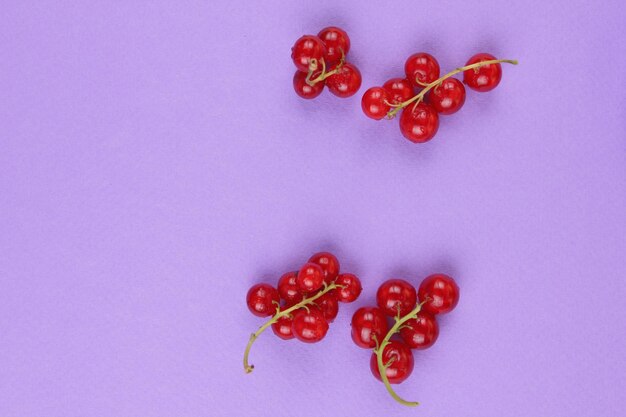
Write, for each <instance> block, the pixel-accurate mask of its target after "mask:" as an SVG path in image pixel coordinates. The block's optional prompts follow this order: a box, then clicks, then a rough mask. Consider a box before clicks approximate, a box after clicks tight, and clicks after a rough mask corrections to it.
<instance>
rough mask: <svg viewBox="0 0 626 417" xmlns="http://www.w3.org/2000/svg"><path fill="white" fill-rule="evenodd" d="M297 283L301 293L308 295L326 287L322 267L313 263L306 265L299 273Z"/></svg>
mask: <svg viewBox="0 0 626 417" xmlns="http://www.w3.org/2000/svg"><path fill="white" fill-rule="evenodd" d="M296 283H297V284H298V289H299V290H300V291H301V292H305V293H307V292H313V291H317V290H319V289H320V288H322V285H324V271H323V270H322V267H320V266H319V265H318V264H314V263H311V262H308V263H306V264H304V266H303V267H302V268H300V271H299V272H298V277H297V278H296Z"/></svg>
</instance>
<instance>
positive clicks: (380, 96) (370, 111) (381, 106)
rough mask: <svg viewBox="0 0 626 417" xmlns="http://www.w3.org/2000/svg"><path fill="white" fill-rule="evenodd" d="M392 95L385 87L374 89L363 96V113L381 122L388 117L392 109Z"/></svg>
mask: <svg viewBox="0 0 626 417" xmlns="http://www.w3.org/2000/svg"><path fill="white" fill-rule="evenodd" d="M389 100H390V94H389V93H388V92H387V90H385V89H384V88H383V87H372V88H370V89H369V90H367V91H366V92H365V94H363V98H362V99H361V108H362V109H363V113H365V115H366V116H367V117H369V118H371V119H374V120H380V119H382V118H383V117H385V116H386V115H387V113H388V112H389V110H390V109H391V107H390V106H389V104H387V103H389V102H390V101H389Z"/></svg>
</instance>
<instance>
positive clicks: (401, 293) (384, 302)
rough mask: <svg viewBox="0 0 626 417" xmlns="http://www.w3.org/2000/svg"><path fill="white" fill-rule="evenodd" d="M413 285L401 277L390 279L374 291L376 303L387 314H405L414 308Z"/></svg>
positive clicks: (414, 294)
mask: <svg viewBox="0 0 626 417" xmlns="http://www.w3.org/2000/svg"><path fill="white" fill-rule="evenodd" d="M416 302H417V294H416V292H415V287H413V286H412V285H411V284H409V283H408V282H406V281H405V280H403V279H390V280H387V281H385V282H383V283H382V285H381V286H380V287H379V288H378V291H377V292H376V304H378V307H380V309H381V310H382V311H383V312H384V313H385V314H386V315H388V316H391V317H395V316H397V315H398V313H399V314H400V316H405V315H407V314H408V313H410V312H411V310H413V308H415V304H416Z"/></svg>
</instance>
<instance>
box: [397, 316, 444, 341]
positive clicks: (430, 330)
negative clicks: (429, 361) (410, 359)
mask: <svg viewBox="0 0 626 417" xmlns="http://www.w3.org/2000/svg"><path fill="white" fill-rule="evenodd" d="M404 326H408V327H404ZM438 336H439V325H438V324H437V319H435V316H433V315H432V314H430V313H427V312H425V311H420V312H419V313H417V318H414V319H410V320H407V321H406V322H405V323H404V325H403V326H402V329H400V337H402V340H404V343H406V344H407V346H408V347H410V348H411V349H427V348H429V347H431V346H432V345H433V344H434V343H435V342H436V341H437V337H438Z"/></svg>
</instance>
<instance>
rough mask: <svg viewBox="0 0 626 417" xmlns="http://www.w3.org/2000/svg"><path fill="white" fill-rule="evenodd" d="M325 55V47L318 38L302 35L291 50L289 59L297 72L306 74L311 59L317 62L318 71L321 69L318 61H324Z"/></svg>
mask: <svg viewBox="0 0 626 417" xmlns="http://www.w3.org/2000/svg"><path fill="white" fill-rule="evenodd" d="M325 53H326V47H325V46H324V43H323V42H322V40H321V39H320V38H318V37H317V36H313V35H304V36H302V37H301V38H300V39H298V40H297V41H296V43H295V44H294V45H293V47H292V48H291V59H292V60H293V63H294V65H295V66H296V68H298V71H302V72H308V71H309V64H310V62H311V60H312V59H316V60H317V61H318V69H319V68H320V67H321V64H320V61H321V60H322V59H324V54H325Z"/></svg>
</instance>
